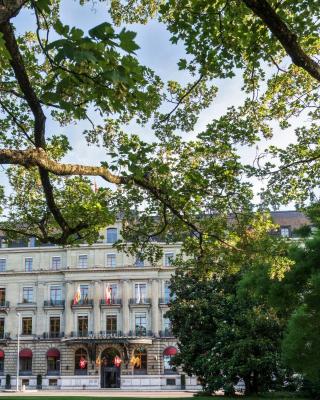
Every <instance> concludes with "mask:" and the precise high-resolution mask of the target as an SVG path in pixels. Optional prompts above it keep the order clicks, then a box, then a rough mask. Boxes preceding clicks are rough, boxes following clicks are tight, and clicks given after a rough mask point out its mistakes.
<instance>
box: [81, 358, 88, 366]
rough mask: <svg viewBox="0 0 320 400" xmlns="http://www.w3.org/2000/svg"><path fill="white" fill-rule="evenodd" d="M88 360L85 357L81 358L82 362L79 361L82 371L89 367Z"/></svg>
mask: <svg viewBox="0 0 320 400" xmlns="http://www.w3.org/2000/svg"><path fill="white" fill-rule="evenodd" d="M87 363H88V362H87V360H86V359H85V358H84V357H81V358H80V361H79V366H80V368H81V369H84V368H85V367H86V366H87Z"/></svg>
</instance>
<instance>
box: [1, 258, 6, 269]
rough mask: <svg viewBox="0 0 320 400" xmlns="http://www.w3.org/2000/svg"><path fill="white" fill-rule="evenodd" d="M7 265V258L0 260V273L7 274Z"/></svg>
mask: <svg viewBox="0 0 320 400" xmlns="http://www.w3.org/2000/svg"><path fill="white" fill-rule="evenodd" d="M6 265H7V260H6V259H5V258H0V272H5V270H6Z"/></svg>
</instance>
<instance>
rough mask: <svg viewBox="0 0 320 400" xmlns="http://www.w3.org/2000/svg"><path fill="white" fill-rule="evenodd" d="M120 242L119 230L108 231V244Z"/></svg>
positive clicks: (109, 229)
mask: <svg viewBox="0 0 320 400" xmlns="http://www.w3.org/2000/svg"><path fill="white" fill-rule="evenodd" d="M117 240H118V234H117V228H108V229H107V243H115V242H116V241H117Z"/></svg>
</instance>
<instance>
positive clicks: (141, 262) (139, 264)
mask: <svg viewBox="0 0 320 400" xmlns="http://www.w3.org/2000/svg"><path fill="white" fill-rule="evenodd" d="M134 265H135V267H144V260H143V259H142V258H140V257H137V258H136V261H135V263H134Z"/></svg>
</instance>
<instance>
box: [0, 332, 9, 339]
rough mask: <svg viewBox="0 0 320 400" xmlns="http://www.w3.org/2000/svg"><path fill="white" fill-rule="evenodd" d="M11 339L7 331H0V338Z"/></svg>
mask: <svg viewBox="0 0 320 400" xmlns="http://www.w3.org/2000/svg"><path fill="white" fill-rule="evenodd" d="M8 339H11V337H10V333H9V332H1V333H0V340H8Z"/></svg>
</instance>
